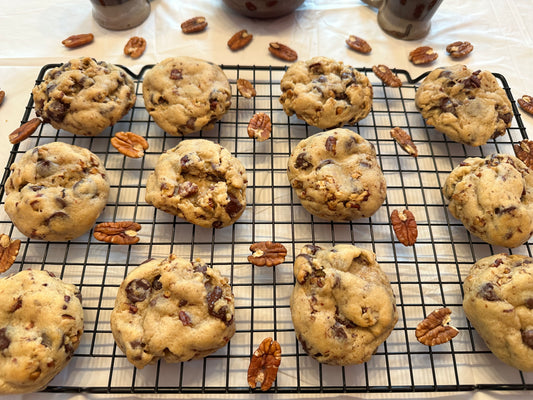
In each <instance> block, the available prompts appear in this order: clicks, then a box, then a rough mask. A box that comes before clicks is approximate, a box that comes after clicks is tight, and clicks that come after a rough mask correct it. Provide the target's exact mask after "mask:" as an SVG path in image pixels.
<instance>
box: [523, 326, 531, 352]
mask: <svg viewBox="0 0 533 400" xmlns="http://www.w3.org/2000/svg"><path fill="white" fill-rule="evenodd" d="M522 342H524V344H525V345H526V346H527V347H529V348H530V349H533V330H532V329H529V330H527V331H522Z"/></svg>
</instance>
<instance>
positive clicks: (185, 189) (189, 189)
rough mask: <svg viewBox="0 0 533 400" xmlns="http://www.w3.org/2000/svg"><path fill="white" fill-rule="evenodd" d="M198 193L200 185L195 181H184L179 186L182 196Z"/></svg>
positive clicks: (179, 192)
mask: <svg viewBox="0 0 533 400" xmlns="http://www.w3.org/2000/svg"><path fill="white" fill-rule="evenodd" d="M196 193H198V185H197V184H196V183H193V182H189V181H187V182H183V183H180V184H179V186H178V195H179V196H180V197H182V198H187V197H190V196H192V195H194V194H196Z"/></svg>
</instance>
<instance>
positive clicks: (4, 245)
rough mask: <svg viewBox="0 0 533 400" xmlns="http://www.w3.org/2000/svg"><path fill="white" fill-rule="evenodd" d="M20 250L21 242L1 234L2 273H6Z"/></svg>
mask: <svg viewBox="0 0 533 400" xmlns="http://www.w3.org/2000/svg"><path fill="white" fill-rule="evenodd" d="M19 249H20V240H18V239H16V240H11V238H10V237H9V236H8V235H6V234H4V233H0V273H2V272H6V271H7V270H8V269H9V268H11V266H12V265H13V263H14V262H15V260H16V258H17V254H18V253H19Z"/></svg>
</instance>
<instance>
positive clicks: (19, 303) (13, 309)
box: [9, 296, 22, 313]
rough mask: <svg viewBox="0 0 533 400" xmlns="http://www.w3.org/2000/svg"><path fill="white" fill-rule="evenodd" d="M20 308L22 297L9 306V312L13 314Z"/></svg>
mask: <svg viewBox="0 0 533 400" xmlns="http://www.w3.org/2000/svg"><path fill="white" fill-rule="evenodd" d="M21 307H22V297H21V296H19V297H17V300H15V303H13V305H12V306H11V308H10V309H9V311H10V312H12V313H13V312H15V311H17V310H18V309H19V308H21Z"/></svg>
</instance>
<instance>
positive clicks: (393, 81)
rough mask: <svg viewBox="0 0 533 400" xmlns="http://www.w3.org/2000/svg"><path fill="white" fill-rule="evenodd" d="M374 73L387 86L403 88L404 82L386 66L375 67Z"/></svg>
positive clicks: (373, 67) (373, 68)
mask: <svg viewBox="0 0 533 400" xmlns="http://www.w3.org/2000/svg"><path fill="white" fill-rule="evenodd" d="M372 71H373V72H374V74H375V75H376V76H377V77H378V78H379V79H381V81H382V82H383V83H384V84H385V85H387V86H390V87H400V86H402V81H401V80H400V78H398V75H396V74H394V73H393V72H392V71H391V69H390V68H389V67H387V66H386V65H383V64H379V65H374V66H372Z"/></svg>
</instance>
